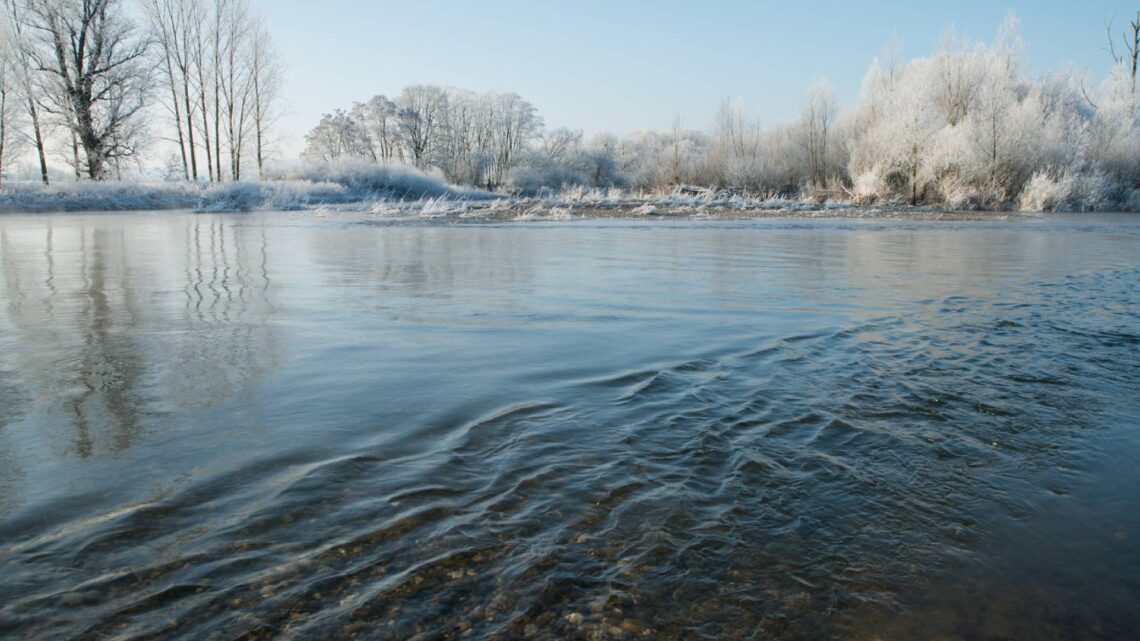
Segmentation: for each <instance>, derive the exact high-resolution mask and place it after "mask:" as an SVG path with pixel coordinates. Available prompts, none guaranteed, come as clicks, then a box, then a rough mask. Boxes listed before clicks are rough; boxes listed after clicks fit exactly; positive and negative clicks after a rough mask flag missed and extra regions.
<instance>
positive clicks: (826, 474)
mask: <svg viewBox="0 0 1140 641" xmlns="http://www.w3.org/2000/svg"><path fill="white" fill-rule="evenodd" d="M0 270H2V277H0V577H3V579H2V581H0V636H2V637H4V638H11V639H33V638H38V639H71V638H74V639H96V638H100V639H102V638H113V639H125V638H141V639H215V638H216V639H261V638H287V639H335V638H346V639H352V638H358V639H407V638H417V639H448V638H497V639H515V638H534V639H554V638H559V639H561V638H570V639H618V638H625V639H635V638H653V639H850V640H865V641H872V640H879V641H895V640H899V641H901V640H904V639H906V640H909V639H937V640H940V641H950V640H973V639H986V640H988V639H994V640H997V639H1002V640H1007V641H1008V640H1022V639H1024V640H1031V639H1032V640H1040V639H1136V638H1140V617H1138V616H1137V609H1136V608H1137V605H1138V604H1140V509H1138V508H1140V431H1138V430H1140V218H1138V217H1129V216H1123V215H1122V216H1110V215H1109V216H1068V217H1064V216H1044V217H1034V218H1028V219H1026V220H1023V221H1013V222H958V223H946V222H939V223H930V222H907V221H882V220H878V221H826V220H792V219H789V220H764V221H731V222H730V221H720V222H717V221H704V222H699V221H677V222H668V221H657V222H652V223H637V222H630V221H579V222H563V223H555V224H544V223H524V224H506V225H444V224H424V223H407V222H406V221H405V222H399V221H395V222H392V221H389V222H384V221H376V220H367V219H353V218H343V219H337V218H318V217H314V216H313V215H312V214H306V213H264V214H245V215H204V214H197V215H196V214H189V213H169V212H167V213H144V214H128V215H118V214H95V215H38V216H3V217H0Z"/></svg>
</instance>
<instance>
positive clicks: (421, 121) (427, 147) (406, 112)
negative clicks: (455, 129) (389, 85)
mask: <svg viewBox="0 0 1140 641" xmlns="http://www.w3.org/2000/svg"><path fill="white" fill-rule="evenodd" d="M396 107H397V108H398V111H397V116H396V118H397V123H398V126H399V128H400V133H401V135H402V137H403V139H404V142H405V144H406V145H407V147H408V152H409V155H410V156H411V160H412V164H414V165H415V166H416V168H417V169H426V168H427V167H428V164H429V163H430V162H431V160H432V157H431V156H432V153H433V152H435V150H436V149H437V148H438V147H439V145H440V142H441V139H442V136H443V131H444V125H445V118H446V116H447V93H446V92H445V91H444V90H443V89H440V88H439V87H435V86H432V85H412V86H410V87H405V88H404V91H403V92H402V93H401V94H400V97H399V98H397V99H396Z"/></svg>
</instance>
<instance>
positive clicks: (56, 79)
mask: <svg viewBox="0 0 1140 641" xmlns="http://www.w3.org/2000/svg"><path fill="white" fill-rule="evenodd" d="M27 9H28V18H29V20H28V24H29V26H30V28H31V30H32V31H33V32H34V33H35V35H36V36H37V40H38V42H37V43H35V45H38V46H34V47H33V52H32V58H33V60H34V62H33V64H34V68H35V70H36V71H39V72H42V73H43V74H45V76H46V79H47V80H46V96H47V99H48V102H49V103H50V104H51V109H50V111H52V112H53V113H54V114H55V115H56V116H58V117H60V118H62V119H64V120H65V122H66V124H67V126H68V129H69V130H70V131H71V134H72V136H73V140H74V145H73V149H74V151H75V155H76V156H78V149H79V148H80V147H82V149H83V153H84V159H83V161H82V172H83V173H84V174H86V176H87V177H88V178H90V179H91V180H102V179H104V178H105V177H106V172H107V170H108V168H110V167H112V166H114V165H115V164H116V163H117V162H118V161H119V160H120V159H122V158H125V157H129V156H132V155H134V154H135V153H136V152H137V150H138V143H139V134H140V132H141V129H140V127H141V124H142V123H141V117H140V116H141V113H142V110H143V108H144V106H145V105H146V97H147V93H148V91H149V89H150V85H151V67H150V66H149V64H148V61H147V56H146V53H147V45H148V42H147V41H146V40H145V39H143V38H140V37H139V36H138V35H137V34H136V33H135V29H134V25H133V24H132V23H131V21H130V20H129V19H128V18H127V17H126V15H125V14H124V11H123V7H122V2H121V0H28V7H27ZM76 160H77V163H76V164H77V169H78V168H79V165H80V163H79V159H78V158H76Z"/></svg>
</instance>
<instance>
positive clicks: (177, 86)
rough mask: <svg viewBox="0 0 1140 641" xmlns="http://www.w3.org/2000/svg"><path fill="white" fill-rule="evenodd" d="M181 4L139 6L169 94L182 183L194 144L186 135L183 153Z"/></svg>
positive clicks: (163, 0)
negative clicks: (155, 47) (188, 142)
mask: <svg viewBox="0 0 1140 641" xmlns="http://www.w3.org/2000/svg"><path fill="white" fill-rule="evenodd" d="M184 4H185V3H184V2H180V1H179V0H144V1H143V3H142V5H143V11H144V12H145V13H146V17H147V21H148V26H149V28H150V32H151V36H152V37H153V38H154V41H155V43H156V44H157V48H158V51H159V53H160V57H161V61H162V69H163V72H164V78H165V80H166V86H167V89H169V90H170V102H169V104H168V105H167V107H168V108H169V109H170V111H171V114H172V115H173V116H174V129H175V133H176V134H177V138H178V139H177V142H178V152H179V154H180V155H181V157H182V177H183V179H184V180H189V179H190V158H189V154H192V153H193V146H194V144H193V133H192V132H189V137H190V140H191V142H190V150H187V144H186V139H187V133H184V129H183V124H182V123H183V114H182V108H183V105H184V104H185V102H186V101H185V100H184V96H183V95H182V90H183V87H184V86H185V67H184V66H183V65H182V64H180V63H181V62H184V60H183V56H182V55H181V53H182V52H181V47H180V44H181V37H182V36H183V34H184V33H185V25H184V24H183V23H182V18H183V17H184V14H183V12H182V11H181V10H180V9H181V8H182V6H183V5H184ZM186 117H187V119H190V118H192V114H191V113H190V111H189V110H187V113H186ZM196 174H197V170H196V169H195V178H196V177H197V175H196Z"/></svg>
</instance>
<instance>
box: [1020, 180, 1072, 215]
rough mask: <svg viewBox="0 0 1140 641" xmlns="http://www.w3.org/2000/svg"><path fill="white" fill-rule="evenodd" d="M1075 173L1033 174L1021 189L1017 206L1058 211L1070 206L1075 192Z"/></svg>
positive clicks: (1023, 209)
mask: <svg viewBox="0 0 1140 641" xmlns="http://www.w3.org/2000/svg"><path fill="white" fill-rule="evenodd" d="M1073 182H1074V180H1073V175H1072V174H1071V173H1069V172H1065V173H1064V174H1062V175H1061V176H1060V177H1054V176H1052V175H1050V174H1049V173H1048V172H1044V171H1038V172H1036V173H1034V174H1033V176H1032V177H1031V178H1030V179H1029V182H1028V183H1026V184H1025V189H1023V190H1022V191H1021V197H1020V198H1019V199H1018V202H1017V207H1018V209H1020V210H1021V211H1058V210H1063V209H1065V208H1066V207H1067V206H1068V203H1069V202H1070V199H1071V197H1072V194H1073Z"/></svg>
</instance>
